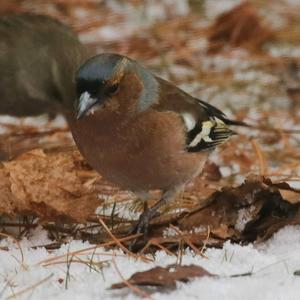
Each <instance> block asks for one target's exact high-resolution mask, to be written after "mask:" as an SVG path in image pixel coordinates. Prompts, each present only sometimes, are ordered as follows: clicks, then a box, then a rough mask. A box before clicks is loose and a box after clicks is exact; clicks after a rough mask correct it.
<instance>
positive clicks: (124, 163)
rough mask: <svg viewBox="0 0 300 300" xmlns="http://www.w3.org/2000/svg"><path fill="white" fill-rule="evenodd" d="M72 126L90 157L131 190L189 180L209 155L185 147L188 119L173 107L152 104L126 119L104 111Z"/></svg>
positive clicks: (107, 175)
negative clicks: (166, 109)
mask: <svg viewBox="0 0 300 300" xmlns="http://www.w3.org/2000/svg"><path fill="white" fill-rule="evenodd" d="M70 127H71V130H72V133H73V137H74V139H75V141H76V144H77V146H78V148H79V149H80V151H81V153H82V155H83V156H84V157H85V159H86V160H87V162H88V163H89V164H90V165H91V166H92V167H93V168H94V169H95V170H97V171H98V172H99V173H100V174H101V175H102V176H104V177H105V178H106V179H108V180H109V181H111V182H112V183H114V184H116V185H118V186H119V187H121V188H124V189H128V190H132V191H144V190H149V189H162V190H168V189H169V188H171V187H173V186H176V185H181V184H185V183H186V182H187V181H189V180H191V179H193V178H194V177H195V176H197V175H198V174H199V172H200V171H201V170H202V168H203V165H204V161H205V159H206V157H207V155H208V154H207V152H205V153H204V152H202V153H187V152H186V151H185V131H184V125H183V122H182V120H181V118H180V116H179V115H177V114H176V113H173V112H157V111H154V110H149V111H146V112H144V113H140V114H139V115H138V116H136V117H134V118H132V119H131V120H129V121H125V120H123V119H122V118H121V116H120V115H114V114H111V115H108V114H105V115H104V114H102V112H101V111H100V112H97V113H96V114H95V115H93V116H87V117H85V118H83V119H80V120H72V121H71V122H70Z"/></svg>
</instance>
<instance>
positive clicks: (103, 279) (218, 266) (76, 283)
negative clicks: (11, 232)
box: [0, 226, 300, 300]
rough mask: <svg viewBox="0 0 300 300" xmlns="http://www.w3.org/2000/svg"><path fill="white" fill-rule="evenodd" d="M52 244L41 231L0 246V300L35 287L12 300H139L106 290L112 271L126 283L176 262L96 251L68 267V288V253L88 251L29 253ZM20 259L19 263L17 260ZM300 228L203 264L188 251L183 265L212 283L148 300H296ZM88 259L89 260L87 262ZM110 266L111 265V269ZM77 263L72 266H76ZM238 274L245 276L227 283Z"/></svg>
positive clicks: (216, 252) (222, 252)
mask: <svg viewBox="0 0 300 300" xmlns="http://www.w3.org/2000/svg"><path fill="white" fill-rule="evenodd" d="M47 243H51V241H50V240H49V239H48V238H47V235H46V232H45V231H43V230H42V229H41V228H40V227H39V228H37V229H36V230H34V232H32V234H31V236H30V237H28V238H24V239H23V240H22V241H21V242H20V248H19V246H18V245H17V244H16V243H15V242H14V240H12V239H3V240H2V241H1V242H0V247H1V249H4V247H7V248H8V251H6V250H0V266H1V267H0V274H1V276H0V298H1V299H9V298H8V297H9V296H11V295H13V294H14V293H18V292H19V291H22V290H24V289H26V288H28V287H31V286H33V285H35V284H36V283H39V282H40V281H41V280H42V279H45V281H44V282H42V283H41V284H40V285H37V286H36V287H35V288H31V289H29V290H28V291H26V292H24V293H23V294H20V295H19V296H18V297H17V299H31V300H40V299H45V300H47V299H57V300H60V299H63V300H68V299H72V300H76V299H86V300H88V299H130V300H131V299H139V296H137V295H135V294H133V292H131V291H130V290H129V289H127V288H125V289H122V290H117V291H115V290H111V289H109V287H110V286H111V284H113V283H116V282H120V281H122V280H121V278H120V277H119V275H118V272H117V270H116V268H115V265H116V266H117V268H118V270H119V271H120V272H121V274H122V275H123V276H124V277H125V278H129V277H130V276H131V275H132V274H134V273H135V272H136V271H143V270H147V269H150V268H152V267H154V266H166V265H168V264H172V263H176V257H175V256H168V255H166V254H165V253H164V252H157V254H156V258H155V261H154V262H150V263H146V262H142V261H137V260H135V259H133V258H128V257H126V256H124V255H122V253H121V252H120V251H113V250H110V251H106V250H105V249H103V248H99V249H97V250H96V251H95V253H94V254H93V250H91V251H90V252H86V253H81V254H78V255H77V256H74V257H73V262H71V263H70V264H69V276H68V284H67V288H66V278H67V275H66V274H67V269H68V266H67V265H68V264H67V263H66V261H67V259H68V260H69V261H70V260H71V255H69V256H67V253H68V252H71V251H75V250H80V249H85V248H88V247H90V246H91V245H90V244H89V243H84V242H82V241H71V242H70V244H66V245H63V246H61V248H60V249H57V250H54V251H51V252H50V251H49V252H48V251H47V250H45V248H43V247H38V248H32V247H34V246H39V245H43V244H47ZM20 249H21V250H22V253H23V262H22V255H21V251H20ZM299 251H300V226H294V227H292V226H289V227H286V228H283V229H282V230H280V231H279V232H278V233H277V234H275V235H274V237H273V238H272V239H270V240H269V241H267V242H265V243H263V244H260V245H253V244H250V245H247V246H241V245H238V244H231V243H230V242H226V243H225V244H224V246H223V248H222V249H213V248H212V249H208V250H207V251H206V253H205V255H206V256H207V258H205V257H199V256H195V255H193V253H192V252H190V251H189V250H187V251H186V253H185V255H184V256H183V264H184V265H189V264H197V265H200V266H202V267H203V268H205V269H207V270H208V271H209V272H211V273H213V274H216V275H218V276H217V277H204V278H197V279H194V280H193V281H191V282H190V283H188V284H184V283H178V288H177V289H176V290H174V291H172V292H170V293H160V292H155V293H154V294H152V297H153V299H159V300H160V299H166V300H168V299H172V298H174V297H176V298H177V299H199V295H201V299H203V300H206V299H209V300H214V299H220V298H221V297H222V299H223V300H226V299H230V300H235V299H239V300H240V299H245V300H247V299H249V300H250V299H251V300H252V299H257V300H259V299H264V300H268V299H270V300H271V299H272V300H273V299H279V300H280V299H282V300H283V299H284V300H295V299H299V293H300V284H299V283H300V278H299V277H297V276H295V275H293V273H294V272H295V271H296V270H300V256H299ZM59 255H65V257H64V258H60V259H59V260H57V261H58V262H61V263H59V264H55V263H52V264H51V263H49V264H48V265H46V264H45V265H43V264H42V263H41V262H42V261H45V260H46V259H49V258H54V257H56V256H59ZM92 256H93V257H92ZM78 258H79V259H80V260H81V261H87V262H89V261H91V260H92V261H93V263H94V267H93V268H97V264H98V266H100V265H102V266H103V267H102V269H101V270H97V271H99V272H96V271H94V270H93V268H90V267H89V266H88V265H87V264H83V263H78V261H79V259H78ZM112 260H114V262H115V263H112ZM76 261H77V262H76ZM243 273H251V275H249V276H237V277H234V278H233V277H230V276H232V275H238V274H243Z"/></svg>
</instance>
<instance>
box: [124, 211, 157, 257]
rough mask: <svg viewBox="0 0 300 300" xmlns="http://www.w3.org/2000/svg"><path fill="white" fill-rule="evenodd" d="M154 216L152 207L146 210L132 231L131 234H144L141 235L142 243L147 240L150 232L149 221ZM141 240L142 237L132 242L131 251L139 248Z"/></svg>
mask: <svg viewBox="0 0 300 300" xmlns="http://www.w3.org/2000/svg"><path fill="white" fill-rule="evenodd" d="M152 217H153V212H152V211H151V209H149V210H147V211H144V212H143V213H142V214H141V216H140V219H139V221H138V223H137V224H136V225H135V226H134V227H133V228H132V230H131V231H130V233H131V234H140V233H142V234H143V236H142V237H141V239H142V244H144V243H145V242H146V240H147V237H148V234H149V223H150V220H151V218H152ZM139 240H140V238H136V239H134V240H133V241H132V243H131V244H130V246H129V250H130V251H134V250H135V249H136V248H137V246H138V245H137V244H138V242H139Z"/></svg>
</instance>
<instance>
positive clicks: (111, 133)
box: [71, 53, 245, 235]
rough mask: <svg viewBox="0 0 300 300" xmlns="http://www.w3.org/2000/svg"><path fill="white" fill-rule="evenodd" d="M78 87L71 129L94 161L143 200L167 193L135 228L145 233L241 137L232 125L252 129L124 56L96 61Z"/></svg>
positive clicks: (104, 56)
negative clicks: (219, 150)
mask: <svg viewBox="0 0 300 300" xmlns="http://www.w3.org/2000/svg"><path fill="white" fill-rule="evenodd" d="M76 86H77V96H78V105H77V107H78V109H77V118H78V120H77V121H74V122H72V124H71V130H72V133H73V137H74V139H75V142H76V144H77V146H78V147H79V149H80V151H81V153H82V155H83V156H84V157H85V159H86V160H87V161H88V163H89V164H90V165H91V166H92V167H93V168H94V169H96V170H97V171H98V172H100V174H102V175H103V176H104V177H105V178H106V179H108V180H109V181H111V182H112V183H115V184H116V185H118V186H119V187H121V188H123V189H127V190H131V191H133V192H135V193H137V195H147V192H148V191H149V190H151V189H159V190H162V197H161V200H160V201H158V202H157V203H156V204H155V205H154V206H153V207H152V208H150V209H148V210H146V211H145V212H144V213H143V214H142V215H141V217H140V220H139V222H138V225H137V226H136V228H135V230H134V231H135V232H137V233H141V232H143V233H144V234H145V235H146V234H147V232H148V225H149V220H150V219H151V218H153V216H154V215H155V214H156V212H157V210H158V209H159V208H160V207H162V206H163V205H165V204H166V203H168V202H169V201H170V200H173V199H174V198H175V197H176V196H177V195H178V194H179V193H180V192H182V191H183V189H184V187H185V185H186V184H187V183H188V182H189V181H191V180H192V179H193V178H195V177H196V176H197V175H199V174H200V173H201V171H202V169H203V166H204V164H205V161H206V160H207V157H208V155H209V153H210V152H211V151H212V150H213V149H214V148H215V147H216V146H217V145H219V144H221V143H223V142H224V141H226V140H227V139H228V138H229V137H230V136H232V135H233V134H234V132H233V131H232V130H230V129H229V128H228V125H245V124H244V123H242V122H238V121H232V120H229V119H227V118H226V116H225V115H224V114H223V113H222V112H221V111H220V110H218V109H217V108H215V107H213V106H211V105H209V104H208V103H205V102H203V101H201V100H199V99H196V98H194V97H192V96H190V95H189V94H187V93H185V92H184V91H182V90H181V89H179V88H177V87H176V86H174V85H173V84H171V83H170V82H168V81H166V80H163V79H162V78H160V77H157V76H155V75H153V74H152V73H151V72H150V71H148V70H147V69H145V68H144V67H142V66H141V65H139V64H138V63H137V62H136V61H134V60H132V59H130V58H128V57H125V56H121V55H118V54H110V53H104V54H101V55H98V56H95V57H93V58H91V59H89V60H88V61H87V62H86V63H85V64H84V65H83V66H82V67H80V69H79V71H78V73H77V76H76ZM146 198H147V197H146Z"/></svg>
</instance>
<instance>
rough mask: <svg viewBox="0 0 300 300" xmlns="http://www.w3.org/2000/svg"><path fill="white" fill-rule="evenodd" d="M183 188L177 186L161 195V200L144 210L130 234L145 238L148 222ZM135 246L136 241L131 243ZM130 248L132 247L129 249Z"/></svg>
mask: <svg viewBox="0 0 300 300" xmlns="http://www.w3.org/2000/svg"><path fill="white" fill-rule="evenodd" d="M182 189H183V186H179V187H176V188H173V189H171V190H168V191H166V192H165V193H163V195H162V197H161V199H160V200H159V201H158V202H157V203H156V204H155V205H154V206H152V207H151V208H149V209H147V210H145V211H144V212H143V213H142V214H141V216H140V218H139V221H138V223H137V225H136V226H135V227H134V229H133V230H132V233H143V239H146V238H147V235H148V232H149V222H150V220H151V219H152V218H153V217H154V216H155V214H156V213H157V211H158V210H159V209H160V208H161V207H162V206H164V205H166V204H167V203H168V202H169V201H171V200H173V199H174V198H176V196H177V195H178V194H179V193H180V192H181V191H182ZM135 244H136V240H135V241H134V242H133V245H135ZM131 248H132V247H131Z"/></svg>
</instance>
